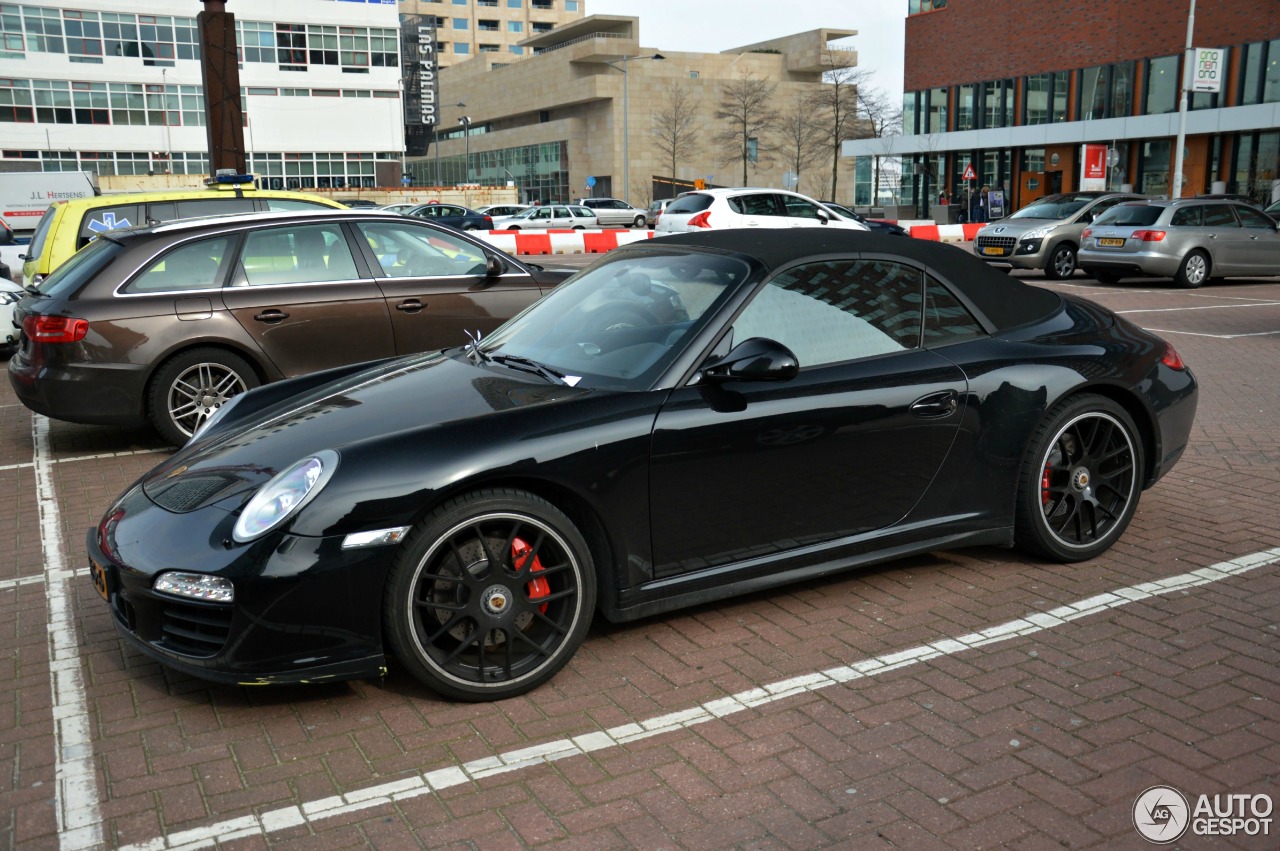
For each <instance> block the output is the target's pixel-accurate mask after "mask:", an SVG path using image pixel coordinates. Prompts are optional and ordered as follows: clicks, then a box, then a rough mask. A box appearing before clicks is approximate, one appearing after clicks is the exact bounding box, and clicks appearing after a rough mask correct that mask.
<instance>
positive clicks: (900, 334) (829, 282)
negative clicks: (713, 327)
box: [733, 260, 923, 369]
mask: <svg viewBox="0 0 1280 851" xmlns="http://www.w3.org/2000/svg"><path fill="white" fill-rule="evenodd" d="M922 278H923V275H922V273H921V272H920V271H919V270H918V269H913V268H911V267H910V266H904V265H902V264H901V263H892V262H888V261H882V260H832V261H827V262H823V263H810V264H807V265H804V266H799V267H796V268H794V269H789V270H787V271H785V272H783V273H782V274H780V275H778V276H777V277H775V278H773V279H772V280H771V281H769V283H768V284H766V285H765V287H764V288H763V289H762V290H761V291H760V292H759V293H757V294H756V296H755V297H754V298H753V299H752V301H751V303H750V304H749V305H747V307H746V309H745V310H744V311H743V312H742V314H741V315H740V316H739V317H738V319H737V321H735V322H734V323H733V342H734V344H735V345H736V344H738V343H740V342H742V341H743V340H747V339H750V338H752V337H768V338H770V339H773V340H777V341H778V342H779V343H782V344H783V345H784V346H786V347H787V348H789V349H791V351H793V352H794V353H795V355H796V358H797V359H799V361H800V368H801V369H804V368H806V367H812V366H822V365H823V364H831V363H839V362H841V361H848V360H853V359H855V358H865V357H871V356H873V355H882V354H887V353H889V352H897V351H902V350H904V349H914V348H917V347H918V346H919V345H920V321H921V311H920V299H921V290H922Z"/></svg>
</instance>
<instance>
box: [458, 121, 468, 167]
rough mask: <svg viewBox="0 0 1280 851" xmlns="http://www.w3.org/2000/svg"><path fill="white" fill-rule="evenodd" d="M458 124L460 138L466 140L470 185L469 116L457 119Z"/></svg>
mask: <svg viewBox="0 0 1280 851" xmlns="http://www.w3.org/2000/svg"><path fill="white" fill-rule="evenodd" d="M458 123H459V124H461V125H462V136H463V138H464V139H466V140H467V180H466V182H467V183H468V184H470V183H471V116H470V115H464V116H462V117H461V118H459V119H458Z"/></svg>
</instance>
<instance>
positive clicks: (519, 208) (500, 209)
mask: <svg viewBox="0 0 1280 851" xmlns="http://www.w3.org/2000/svg"><path fill="white" fill-rule="evenodd" d="M527 209H529V205H528V204H485V205H484V206H483V207H476V212H477V213H484V214H485V215H486V216H489V217H490V218H494V219H497V218H500V217H502V216H514V215H517V214H519V213H523V212H524V211H525V210H527Z"/></svg>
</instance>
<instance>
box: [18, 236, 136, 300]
mask: <svg viewBox="0 0 1280 851" xmlns="http://www.w3.org/2000/svg"><path fill="white" fill-rule="evenodd" d="M123 250H124V249H123V248H121V247H120V244H119V243H116V242H112V241H111V240H109V239H95V240H94V241H93V242H91V243H89V244H88V245H86V246H85V247H84V248H82V249H80V250H79V251H77V252H76V253H75V254H72V255H71V259H70V260H68V261H67V262H66V263H63V264H62V265H61V266H59V267H58V268H57V269H54V270H53V274H52V275H50V276H49V277H47V278H45V279H44V280H43V281H41V282H40V283H39V284H36V290H37V291H38V292H40V293H41V294H42V295H47V296H58V297H63V296H70V295H74V294H75V293H76V292H77V291H79V289H80V288H81V287H82V286H83V285H84V284H85V283H87V282H88V281H89V280H90V279H91V278H92V277H93V276H94V275H96V274H98V271H99V270H100V269H102V267H104V266H106V265H107V264H108V263H110V262H111V261H112V259H113V258H114V257H115V256H116V255H117V254H119V253H120V252H121V251H123Z"/></svg>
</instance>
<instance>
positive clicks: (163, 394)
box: [148, 349, 258, 446]
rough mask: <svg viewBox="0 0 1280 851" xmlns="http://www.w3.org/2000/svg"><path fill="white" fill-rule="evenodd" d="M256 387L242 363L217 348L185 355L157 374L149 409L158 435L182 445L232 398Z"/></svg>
mask: <svg viewBox="0 0 1280 851" xmlns="http://www.w3.org/2000/svg"><path fill="white" fill-rule="evenodd" d="M257 386H258V379H257V375H256V373H254V371H253V369H252V367H250V366H249V364H248V363H247V362H245V360H244V359H243V358H241V357H239V356H237V355H233V354H231V353H230V352H225V351H222V350H220V349H195V350H193V351H190V352H185V353H183V354H181V355H179V356H177V357H175V358H173V359H172V360H170V361H169V362H167V363H166V364H165V365H164V366H162V367H161V368H160V369H159V370H157V371H156V376H155V378H154V380H153V381H152V387H151V393H150V399H149V400H148V401H149V406H150V411H151V420H152V423H153V424H154V425H155V427H156V430H157V431H159V432H160V434H161V436H162V437H164V438H166V439H167V440H169V441H170V442H172V443H174V444H177V445H178V446H181V445H182V444H184V443H186V442H187V439H188V438H190V437H191V435H192V434H194V433H195V431H196V429H198V428H199V427H200V424H201V423H203V422H204V421H205V420H207V419H208V418H209V417H211V416H213V415H214V413H216V412H217V410H218V409H219V408H221V407H222V406H223V405H225V404H226V403H227V402H228V401H230V400H231V398H232V397H233V396H238V395H239V394H241V393H243V392H245V391H246V390H252V389H253V388H254V387H257Z"/></svg>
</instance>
